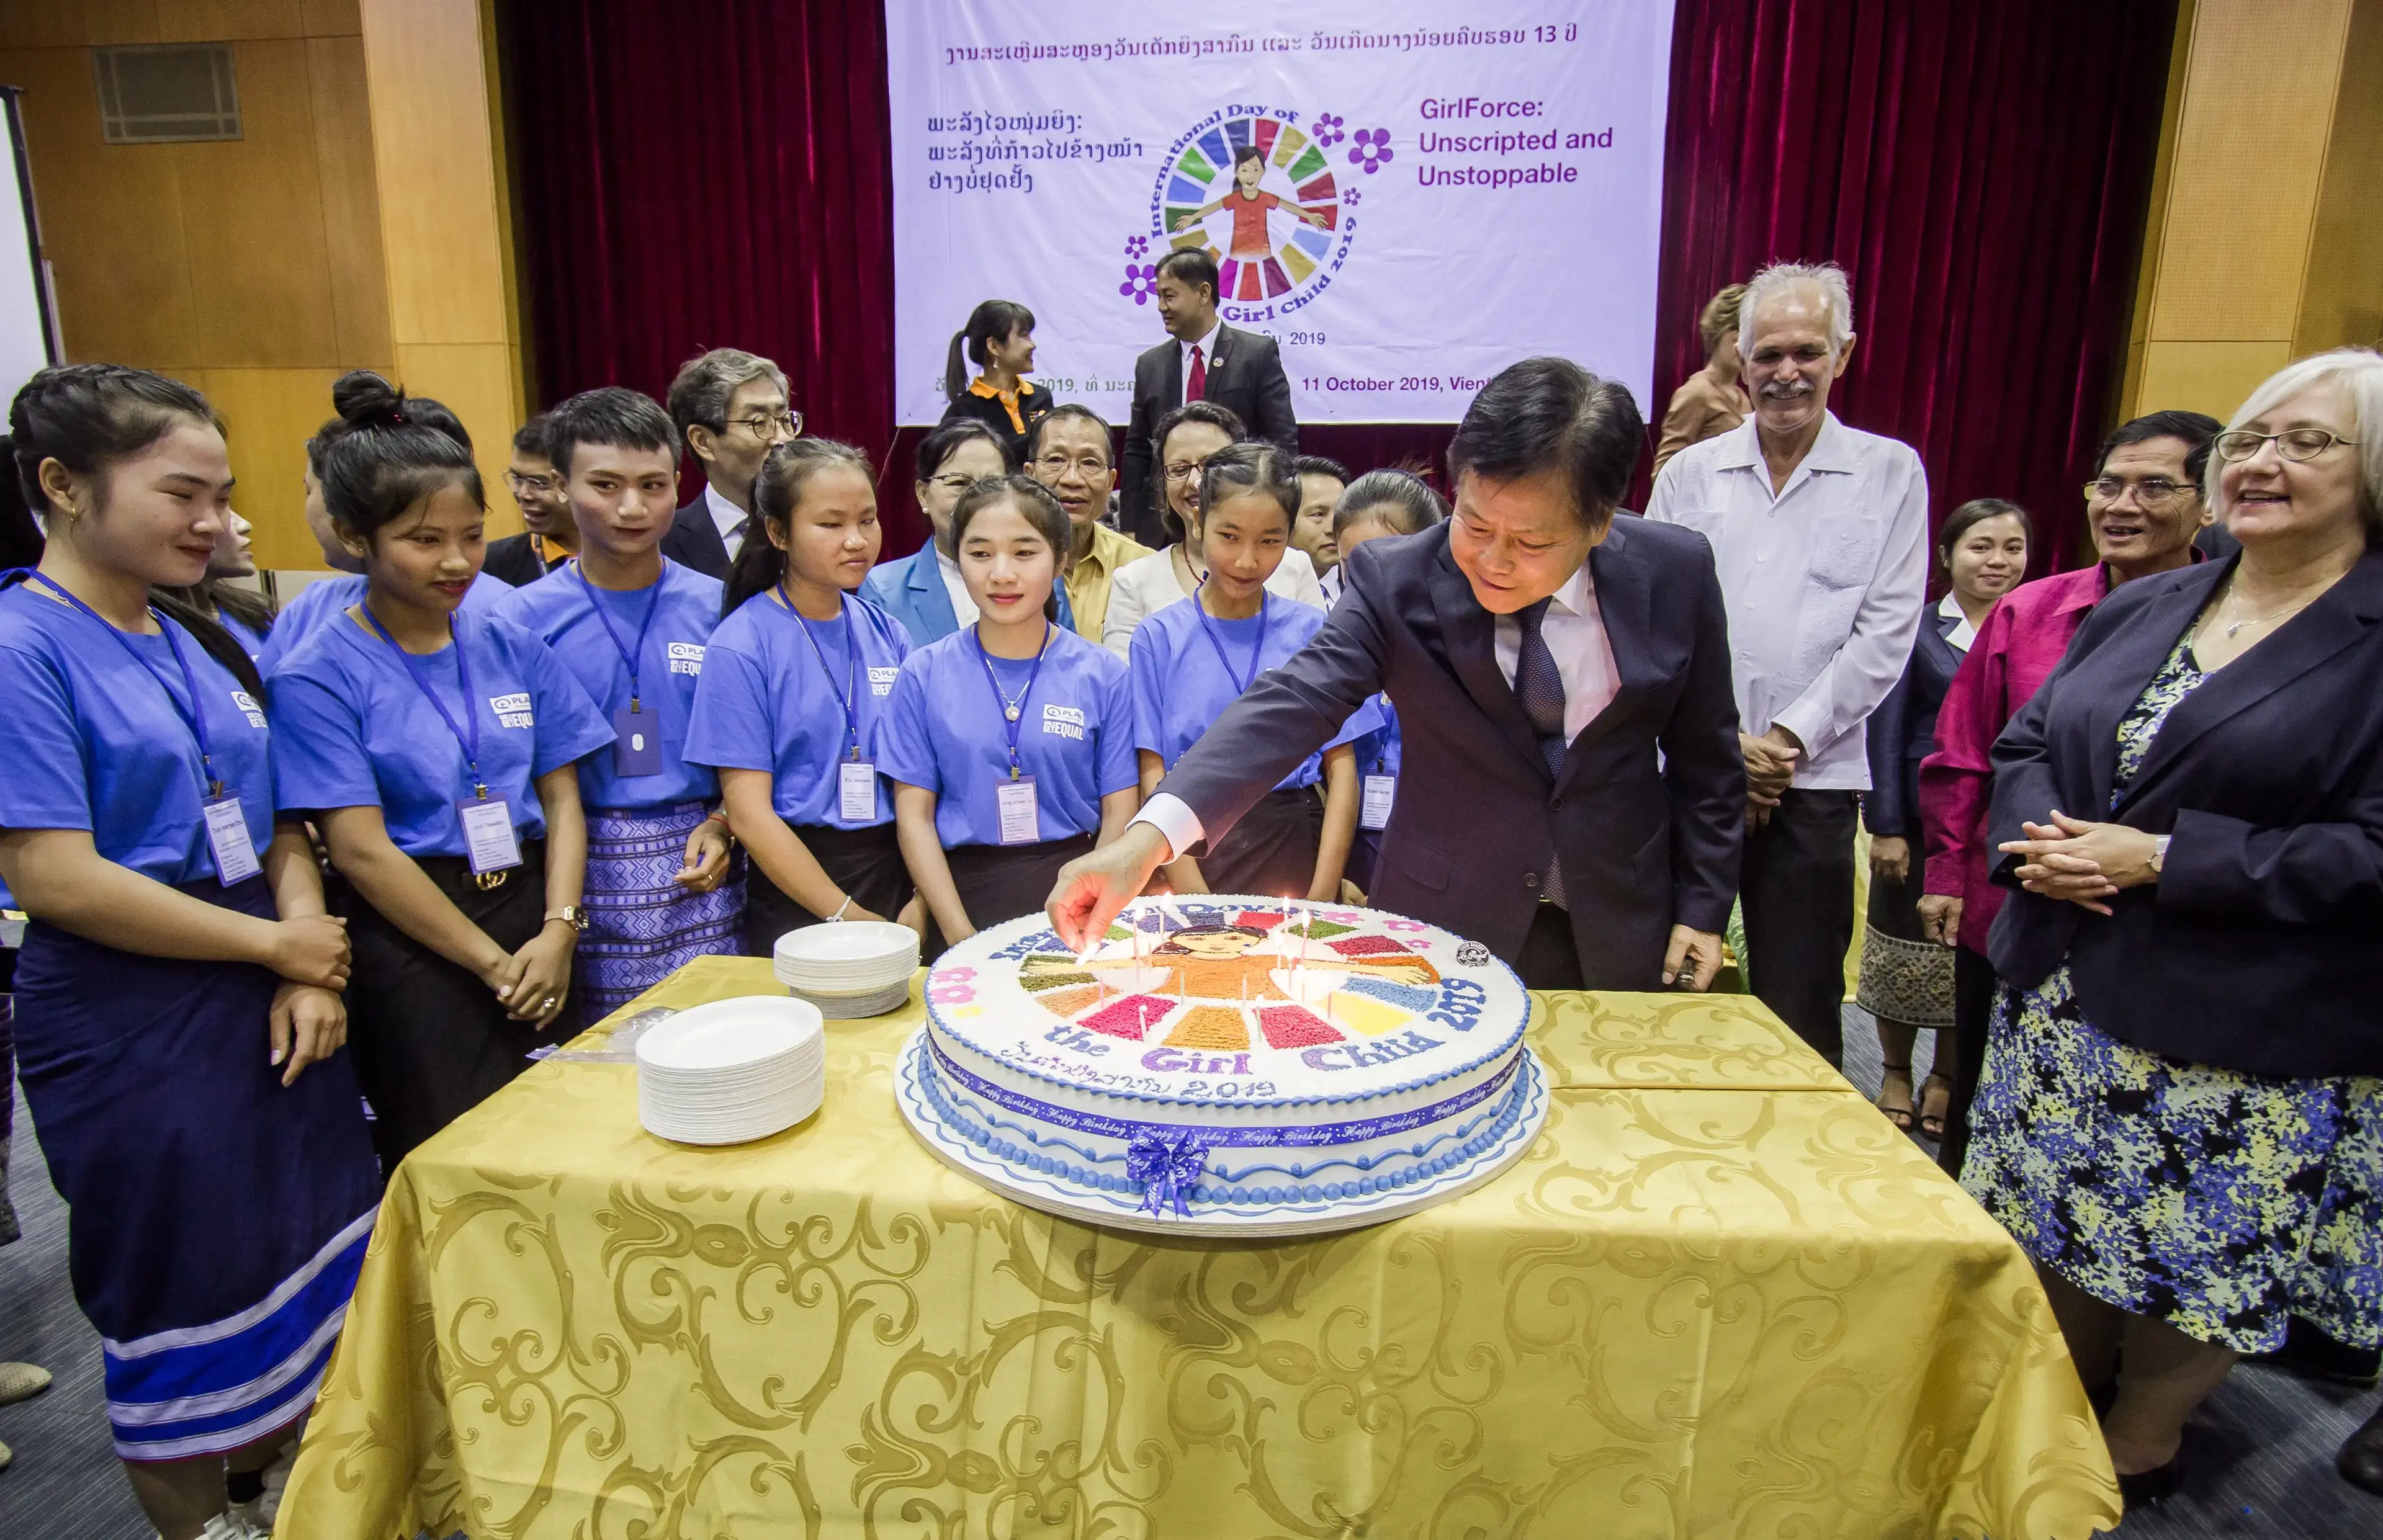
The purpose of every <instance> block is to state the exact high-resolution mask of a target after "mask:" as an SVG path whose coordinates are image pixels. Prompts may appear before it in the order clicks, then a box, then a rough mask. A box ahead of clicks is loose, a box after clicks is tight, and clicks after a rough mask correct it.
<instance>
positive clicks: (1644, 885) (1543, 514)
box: [1050, 358, 1746, 990]
mask: <svg viewBox="0 0 2383 1540" xmlns="http://www.w3.org/2000/svg"><path fill="white" fill-rule="evenodd" d="M1643 426H1644V425H1643V424H1642V422H1641V420H1640V418H1639V414H1638V408H1637V406H1636V404H1635V403H1634V402H1633V401H1632V400H1631V399H1630V394H1629V392H1628V391H1627V390H1625V389H1624V388H1622V387H1621V386H1619V385H1616V384H1614V383H1612V382H1611V381H1609V380H1601V379H1599V378H1598V377H1597V376H1594V375H1591V374H1589V373H1588V372H1587V370H1585V369H1582V368H1580V367H1579V366H1578V365H1576V364H1574V363H1568V362H1566V361H1564V360H1562V359H1556V358H1535V359H1530V360H1526V361H1525V362H1524V363H1517V364H1515V365H1513V367H1512V368H1510V369H1507V370H1506V371H1505V372H1504V373H1502V374H1500V376H1498V377H1497V378H1496V379H1493V380H1491V381H1490V382H1489V384H1488V388H1485V389H1484V390H1483V391H1482V392H1481V394H1480V395H1479V396H1478V397H1476V398H1475V400H1474V402H1473V405H1472V408H1471V410H1470V411H1468V412H1467V413H1465V416H1464V422H1463V425H1462V426H1460V427H1459V428H1458V429H1457V434H1456V438H1455V441H1454V442H1453V443H1452V444H1451V445H1450V447H1449V457H1448V458H1449V468H1450V470H1451V473H1452V474H1453V477H1454V481H1455V487H1456V511H1455V515H1454V517H1453V518H1452V519H1451V521H1450V522H1449V523H1447V524H1439V525H1436V526H1434V527H1432V528H1430V529H1427V530H1425V531H1423V532H1422V533H1420V534H1417V535H1411V536H1403V537H1400V538H1395V539H1381V540H1374V541H1369V542H1367V543H1366V544H1365V545H1364V546H1363V547H1362V548H1359V549H1358V550H1357V551H1356V552H1354V553H1353V554H1352V556H1351V557H1350V559H1349V561H1348V562H1347V563H1346V571H1347V573H1348V576H1347V580H1346V585H1345V586H1344V589H1343V592H1342V596H1341V598H1340V605H1339V606H1338V608H1336V609H1335V610H1333V611H1332V618H1331V619H1330V620H1329V621H1327V622H1325V626H1324V629H1323V630H1322V631H1321V632H1319V633H1317V634H1316V636H1315V640H1314V641H1312V642H1310V643H1309V644H1308V645H1307V647H1305V648H1304V649H1303V650H1302V651H1301V652H1300V653H1299V654H1298V655H1297V656H1295V657H1294V658H1292V659H1291V660H1290V662H1289V663H1288V664H1286V665H1284V666H1283V667H1282V668H1280V669H1278V670H1275V671H1271V672H1268V673H1267V674H1266V675H1265V676H1264V677H1263V678H1261V679H1260V680H1259V681H1258V682H1257V684H1255V685H1254V686H1253V688H1252V689H1251V690H1250V691H1249V692H1248V693H1247V694H1245V695H1243V696H1241V699H1240V700H1239V701H1237V702H1235V703H1234V704H1233V705H1232V706H1231V707H1230V708H1228V709H1227V710H1226V712H1225V714H1224V715H1223V716H1222V717H1220V718H1219V719H1217V721H1216V726H1214V727H1212V728H1210V729H1209V730H1208V733H1207V734H1206V735H1205V736H1204V737H1203V738H1202V739H1201V740H1200V741H1199V742H1198V743H1196V744H1194V745H1192V746H1191V751H1190V752H1189V753H1187V754H1185V755H1184V756H1183V758H1181V759H1180V760H1179V761H1177V763H1176V766H1175V768H1174V770H1172V771H1171V772H1170V773H1169V774H1168V775H1167V779H1166V780H1165V781H1164V782H1160V784H1159V787H1158V791H1157V793H1156V795H1154V796H1153V797H1152V799H1151V802H1150V805H1149V806H1148V807H1145V808H1144V809H1143V810H1142V814H1141V815H1140V816H1139V817H1138V818H1137V819H1135V820H1134V822H1133V823H1132V824H1131V825H1130V827H1128V829H1127V830H1126V832H1125V833H1124V834H1123V835H1122V836H1121V837H1119V838H1118V839H1117V840H1116V841H1115V842H1113V843H1112V844H1109V845H1107V846H1105V847H1104V848H1103V849H1101V850H1099V851H1096V852H1094V853H1093V854H1092V855H1090V856H1084V857H1082V858H1080V859H1079V860H1077V861H1074V862H1071V863H1070V864H1069V865H1068V867H1067V868H1066V869H1064V870H1063V871H1062V872H1061V873H1060V874H1059V882H1058V885H1057V887H1056V888H1055V889H1054V890H1053V892H1052V894H1051V901H1050V914H1051V919H1052V923H1053V924H1054V925H1055V926H1056V928H1057V930H1058V931H1059V934H1060V936H1061V937H1062V938H1063V939H1064V940H1066V941H1067V942H1068V943H1069V944H1071V945H1073V944H1077V943H1078V942H1080V938H1081V937H1083V936H1084V935H1086V934H1091V935H1098V934H1100V933H1101V931H1102V930H1103V929H1104V928H1105V926H1106V925H1107V923H1108V921H1109V919H1110V918H1112V917H1113V916H1115V915H1116V914H1117V911H1118V910H1119V909H1120V908H1122V907H1123V906H1124V905H1125V904H1126V902H1127V901H1128V900H1129V899H1130V898H1131V897H1132V896H1133V895H1134V894H1135V893H1139V892H1140V891H1141V890H1142V884H1143V883H1144V882H1145V881H1147V880H1148V879H1149V877H1150V874H1151V873H1152V872H1153V871H1154V870H1155V869H1157V868H1158V866H1159V865H1160V864H1161V863H1162V862H1164V861H1166V860H1169V859H1172V858H1173V857H1174V856H1177V855H1179V854H1186V853H1188V854H1191V855H1195V856H1196V855H1198V854H1199V853H1200V851H1201V849H1202V848H1203V845H1202V842H1203V841H1213V840H1215V839H1216V837H1217V836H1218V835H1220V834H1222V833H1223V832H1225V831H1226V830H1228V829H1229V828H1230V827H1231V826H1232V824H1233V822H1234V820H1235V819H1238V818H1240V817H1241V814H1242V813H1243V812H1245V811H1246V810H1247V809H1248V808H1249V807H1251V806H1252V804H1253V803H1254V802H1255V801H1256V800H1257V799H1258V797H1259V796H1261V795H1264V794H1265V792H1266V790H1267V789H1268V788H1269V787H1271V786H1273V785H1274V784H1275V783H1276V782H1278V781H1279V780H1281V779H1282V777H1283V776H1285V775H1287V774H1289V773H1290V770H1291V768H1292V767H1293V766H1295V765H1297V764H1298V763H1299V761H1300V760H1302V759H1303V758H1306V757H1307V756H1308V755H1310V754H1312V753H1314V752H1315V750H1316V749H1317V748H1318V747H1319V746H1321V745H1323V744H1324V742H1325V741H1326V740H1327V738H1329V737H1330V736H1331V735H1332V733H1334V732H1336V731H1337V730H1338V729H1339V728H1340V724H1341V722H1342V721H1344V720H1346V718H1347V717H1348V715H1349V714H1350V713H1351V712H1352V711H1353V710H1355V709H1356V708H1357V707H1358V705H1359V704H1360V703H1361V702H1363V701H1364V700H1365V699H1366V698H1367V697H1368V696H1372V695H1373V694H1374V693H1375V692H1377V691H1381V690H1387V691H1388V692H1389V697H1390V700H1391V703H1392V704H1393V705H1395V706H1396V707H1397V708H1398V712H1399V722H1400V725H1401V729H1402V730H1403V733H1404V750H1403V755H1404V758H1403V763H1402V764H1401V769H1400V777H1399V779H1400V784H1401V787H1402V788H1403V789H1404V790H1406V791H1407V792H1409V793H1411V794H1413V795H1401V797H1399V799H1398V800H1397V802H1396V804H1395V805H1394V806H1393V807H1392V809H1391V812H1390V821H1389V829H1388V830H1387V831H1386V832H1384V834H1383V839H1382V850H1381V856H1380V858H1379V862H1378V864H1377V867H1376V869H1375V880H1374V887H1373V889H1372V890H1371V895H1370V896H1371V899H1372V901H1373V902H1374V903H1375V904H1377V905H1378V906H1380V907H1382V908H1385V909H1390V910H1394V911H1397V912H1399V913H1401V914H1406V915H1411V916H1413V917H1414V918H1417V919H1423V920H1427V921H1430V922H1431V923H1433V924H1436V925H1439V926H1442V927H1445V928H1446V929H1448V930H1453V931H1456V932H1458V933H1459V934H1462V935H1465V936H1469V937H1471V938H1473V939H1474V940H1476V941H1479V942H1483V943H1484V944H1486V945H1488V947H1489V948H1490V949H1491V950H1493V951H1495V952H1497V953H1498V954H1499V955H1500V956H1502V957H1504V958H1506V959H1507V960H1508V961H1510V962H1512V963H1513V964H1514V966H1515V967H1516V970H1517V971H1518V972H1520V973H1521V974H1522V976H1523V979H1524V982H1525V983H1526V984H1528V985H1530V986H1532V987H1534V988H1538V989H1567V988H1568V989H1580V988H1588V989H1624V990H1646V989H1653V988H1656V987H1657V986H1658V985H1659V984H1674V983H1676V984H1678V985H1681V986H1683V987H1690V988H1696V989H1703V988H1705V987H1707V986H1708V985H1710V983H1711V981H1712V977H1713V974H1714V972H1715V971H1716V970H1717V969H1718V968H1719V967H1720V964H1721V952H1722V943H1721V934H1720V932H1721V930H1722V928H1723V926H1724V925H1725V924H1726V923H1727V921H1728V918H1729V909H1730V901H1731V898H1732V897H1733V895H1734V894H1735V892H1736V889H1737V866H1738V850H1739V845H1740V843H1741V841H1742V839H1743V837H1744V832H1745V821H1746V811H1745V807H1746V803H1745V799H1746V767H1745V762H1744V759H1743V758H1742V757H1741V755H1740V753H1739V749H1738V739H1737V721H1738V719H1737V708H1736V705H1735V697H1734V696H1733V694H1732V690H1731V685H1730V659H1729V637H1728V632H1727V628H1726V622H1725V621H1724V617H1723V611H1722V595H1721V585H1720V581H1719V579H1718V578H1717V576H1716V575H1715V573H1714V570H1713V561H1712V552H1711V550H1710V548H1709V547H1707V546H1706V544H1705V541H1704V537H1703V536H1700V535H1698V534H1696V533H1695V532H1694V531H1691V530H1684V529H1675V528H1672V527H1669V526H1665V525H1660V524H1648V523H1646V522H1645V521H1643V520H1639V519H1624V520H1620V521H1618V522H1617V521H1616V520H1615V519H1614V517H1613V514H1614V511H1615V505H1616V503H1617V502H1618V500H1619V499H1620V498H1621V496H1622V493H1623V489H1624V487H1626V486H1627V485H1628V483H1629V480H1630V473H1631V470H1632V468H1633V466H1634V465H1635V464H1636V460H1637V457H1638V451H1639V448H1640V440H1641V437H1642V429H1643Z"/></svg>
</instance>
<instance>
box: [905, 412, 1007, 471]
mask: <svg viewBox="0 0 2383 1540" xmlns="http://www.w3.org/2000/svg"><path fill="white" fill-rule="evenodd" d="M978 438H982V439H983V440H984V441H985V442H986V443H988V444H991V445H992V446H993V447H994V450H995V451H997V452H998V453H999V454H1000V456H1001V468H1002V469H1003V470H1004V471H1005V472H1006V471H1014V470H1016V469H1018V467H1017V466H1016V465H1015V464H1013V463H1012V462H1011V461H1010V458H1009V444H1008V441H1007V440H1006V439H1004V438H1003V437H1001V435H999V434H997V433H995V432H994V431H993V429H992V428H990V427H988V426H986V425H984V424H982V423H981V422H979V421H978V420H977V419H975V418H974V417H946V418H945V419H944V420H943V421H942V422H940V423H937V424H936V425H934V426H933V427H932V428H930V429H929V430H928V431H927V437H924V438H921V439H920V440H919V475H918V479H919V480H920V481H924V480H926V479H927V478H928V477H929V476H932V475H933V474H935V473H936V472H937V471H940V470H942V469H943V468H944V462H945V461H946V460H949V459H950V458H951V457H952V454H953V451H955V450H957V449H958V448H959V447H960V446H961V445H962V444H965V443H968V442H969V441H970V440H971V439H978Z"/></svg>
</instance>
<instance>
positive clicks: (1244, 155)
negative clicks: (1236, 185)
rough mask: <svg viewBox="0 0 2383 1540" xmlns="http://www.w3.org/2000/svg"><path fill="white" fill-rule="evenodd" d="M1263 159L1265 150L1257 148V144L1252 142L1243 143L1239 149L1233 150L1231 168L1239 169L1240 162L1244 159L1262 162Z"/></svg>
mask: <svg viewBox="0 0 2383 1540" xmlns="http://www.w3.org/2000/svg"><path fill="white" fill-rule="evenodd" d="M1265 159H1266V152H1265V151H1264V150H1262V149H1260V148H1258V146H1256V145H1254V144H1244V145H1242V146H1241V148H1240V149H1238V150H1236V151H1234V152H1233V169H1234V170H1236V171H1238V170H1240V169H1241V162H1243V161H1245V160H1254V161H1259V162H1264V161H1265Z"/></svg>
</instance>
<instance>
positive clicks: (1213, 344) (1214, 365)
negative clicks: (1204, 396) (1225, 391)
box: [1208, 321, 1233, 400]
mask: <svg viewBox="0 0 2383 1540" xmlns="http://www.w3.org/2000/svg"><path fill="white" fill-rule="evenodd" d="M1232 335H1233V328H1232V327H1230V326H1227V325H1225V323H1224V322H1222V321H1219V322H1217V323H1216V336H1214V337H1212V338H1210V339H1208V399H1209V400H1216V387H1217V385H1218V383H1219V382H1220V378H1221V376H1223V374H1224V372H1225V369H1226V367H1227V362H1226V361H1227V360H1228V359H1229V358H1230V357H1231V356H1232V352H1233V350H1232V346H1231V342H1230V339H1231V338H1232Z"/></svg>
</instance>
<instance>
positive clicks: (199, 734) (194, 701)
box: [26, 573, 223, 800]
mask: <svg viewBox="0 0 2383 1540" xmlns="http://www.w3.org/2000/svg"><path fill="white" fill-rule="evenodd" d="M26 576H27V577H28V578H29V579H31V581H32V582H35V583H39V584H40V585H42V586H43V587H44V588H46V589H48V590H49V591H50V592H51V593H53V594H56V595H57V597H58V598H62V599H64V600H66V601H67V602H68V604H71V605H73V606H74V607H75V608H76V609H78V610H81V611H82V612H83V613H84V614H86V615H89V616H90V617H91V618H92V619H93V620H94V621H97V622H99V624H100V628H101V629H102V630H104V631H105V632H106V633H107V634H109V635H111V636H113V637H115V638H116V644H117V646H118V647H122V648H123V649H124V650H125V652H126V653H127V654H129V655H130V657H131V659H132V660H133V661H134V662H136V663H138V664H140V665H141V671H142V673H145V674H147V675H148V676H149V677H150V678H152V679H154V680H155V681H156V682H157V687H158V688H159V689H161V690H163V691H165V692H166V701H167V705H169V706H171V707H173V708H174V714H175V715H176V716H178V717H179V718H181V719H182V721H183V724H184V725H185V726H187V727H189V728H190V730H191V737H192V738H194V739H196V740H197V741H198V745H199V779H200V780H201V781H202V782H205V784H206V788H207V796H208V798H209V799H210V800H213V799H214V798H216V797H219V796H221V795H223V778H222V777H220V776H218V775H217V774H216V760H215V755H214V754H213V753H212V752H210V750H209V748H208V746H207V708H206V704H205V702H204V701H202V700H201V699H200V698H199V676H198V675H197V674H195V673H193V672H191V660H190V659H189V658H188V657H187V656H186V655H184V653H183V651H182V641H181V638H180V637H179V636H177V635H175V634H174V622H171V621H169V620H167V618H166V617H165V616H163V615H160V614H158V613H157V611H156V610H154V609H152V610H150V611H149V614H150V617H151V618H152V619H154V621H156V622H157V629H158V630H160V631H162V632H164V633H165V634H166V645H167V647H171V648H172V649H173V651H174V661H175V662H176V663H178V664H179V665H180V666H181V670H182V684H183V687H184V688H186V689H188V690H189V691H190V692H191V705H190V708H189V709H188V710H185V709H183V707H182V699H181V697H180V696H177V695H176V694H175V693H174V686H173V685H171V684H167V681H166V676H165V675H164V674H161V673H159V672H158V671H156V670H154V669H153V668H151V667H150V666H149V659H146V658H143V657H142V656H141V649H140V648H139V647H134V646H133V645H132V638H130V636H127V635H126V634H124V633H122V632H121V631H118V630H117V629H116V627H115V626H114V625H112V624H110V623H109V622H108V620H107V617H106V616H105V615H102V614H101V613H100V612H99V611H98V610H93V608H92V607H91V606H90V605H88V604H85V603H84V602H83V601H82V600H80V599H79V598H75V597H74V595H72V594H69V593H68V592H67V591H66V590H65V589H64V588H61V587H60V586H58V585H57V584H56V583H55V582H53V581H51V579H49V578H48V577H46V576H44V575H43V574H42V573H27V574H26Z"/></svg>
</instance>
